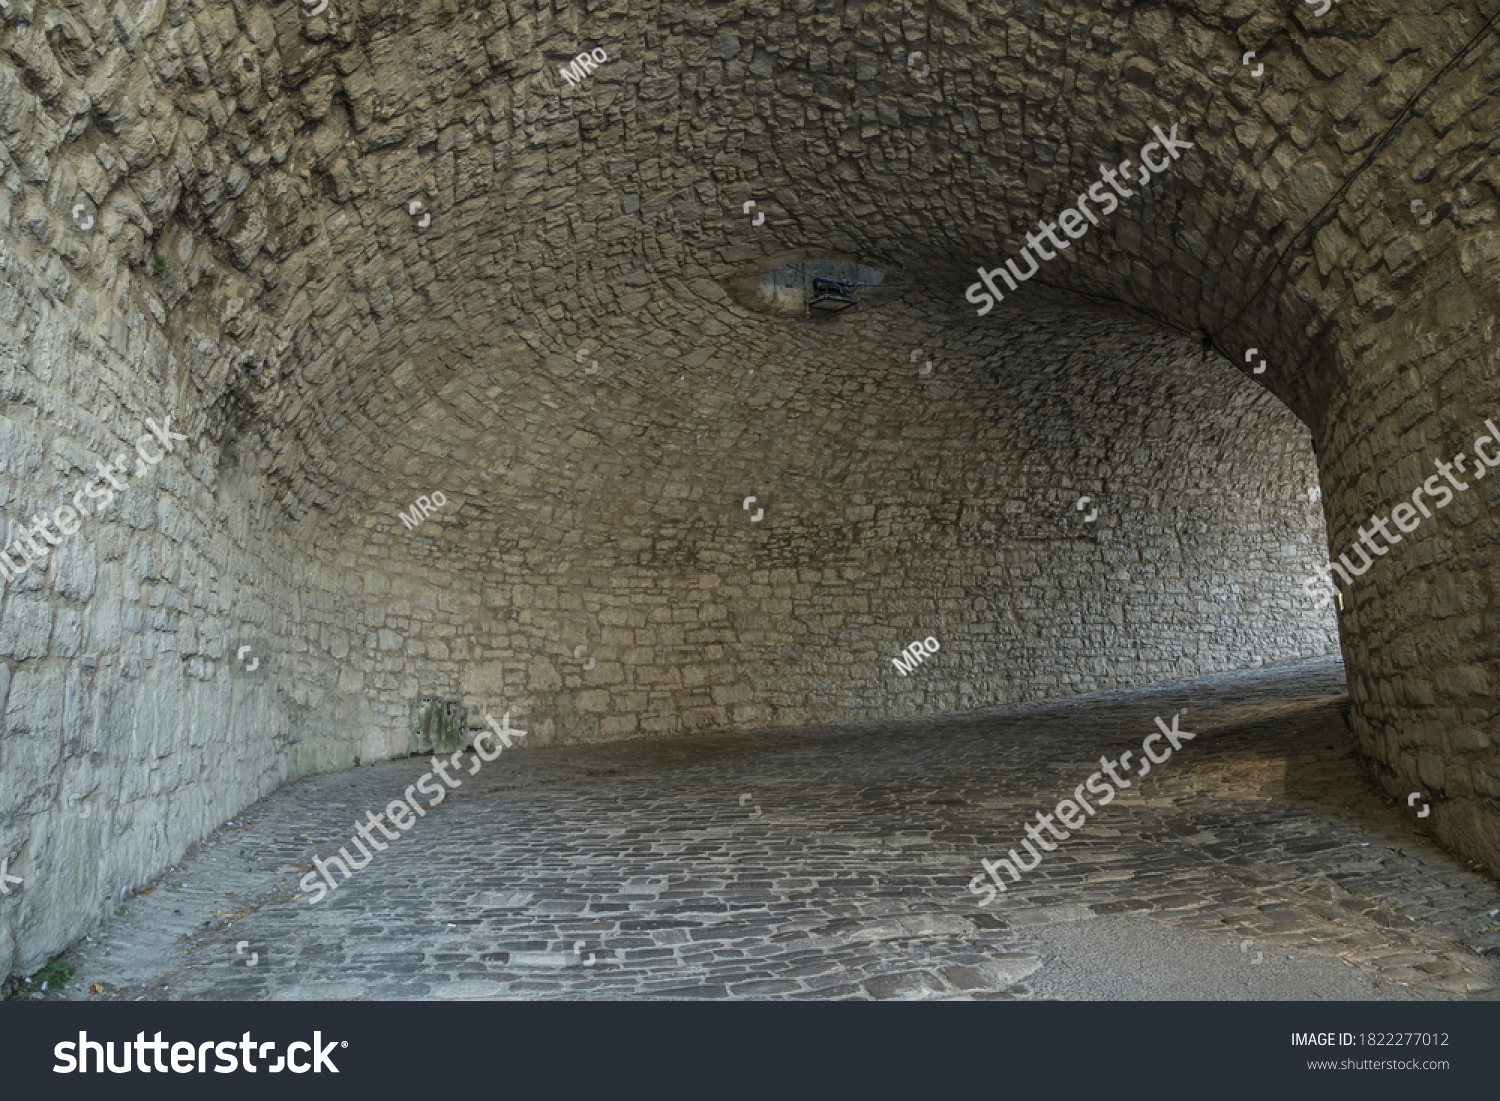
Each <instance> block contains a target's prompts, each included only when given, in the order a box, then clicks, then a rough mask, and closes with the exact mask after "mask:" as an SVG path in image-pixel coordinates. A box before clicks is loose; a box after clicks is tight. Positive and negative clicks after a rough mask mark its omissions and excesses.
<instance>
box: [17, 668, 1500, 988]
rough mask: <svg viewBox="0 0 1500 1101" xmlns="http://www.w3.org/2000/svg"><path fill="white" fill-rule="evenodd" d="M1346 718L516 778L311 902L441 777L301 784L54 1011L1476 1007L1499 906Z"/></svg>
mask: <svg viewBox="0 0 1500 1101" xmlns="http://www.w3.org/2000/svg"><path fill="white" fill-rule="evenodd" d="M1343 699H1344V697H1343V671H1342V667H1341V666H1340V665H1339V664H1338V663H1337V662H1336V661H1333V660H1319V661H1313V662H1304V663H1300V664H1298V665H1294V666H1283V667H1279V668H1273V669H1266V670H1255V671H1251V672H1246V673H1236V674H1228V675H1221V676H1214V677H1200V678H1194V679H1192V680H1184V681H1177V682H1174V683H1172V684H1169V685H1164V686H1158V687H1154V688H1147V689H1139V690H1131V691H1125V692H1112V693H1103V694H1097V695H1093V696H1088V697H1079V698H1075V699H1073V700H1069V701H1063V702H1057V703H1045V704H1032V705H1026V706H1021V707H1013V708H1005V709H995V710H990V711H984V712H974V713H969V714H964V715H956V716H949V717H945V718H942V719H938V720H925V721H918V720H902V721H894V722H882V723H860V724H856V725H848V726H839V727H823V728H818V729H799V730H778V731H774V732H769V733H756V734H746V735H734V736H724V737H711V738H699V739H672V740H658V741H635V742H629V743H613V744H608V745H602V746H588V747H558V748H548V749H543V750H535V751H527V750H507V751H506V752H504V753H502V754H501V756H500V757H499V759H497V760H496V761H494V762H493V763H491V764H488V765H486V766H484V768H483V769H482V770H481V771H480V772H479V774H478V775H476V776H472V777H470V776H463V777H462V779H463V786H462V787H461V788H460V789H458V790H457V791H455V792H453V793H452V794H451V795H450V796H449V798H448V800H447V801H445V802H444V803H442V804H441V805H440V806H438V807H435V808H433V809H432V810H430V811H428V813H427V816H426V817H425V818H423V819H421V820H419V821H418V822H417V824H416V825H415V827H414V828H413V829H411V830H410V831H408V832H407V833H406V834H405V835H404V836H403V837H402V839H401V840H399V841H394V842H391V843H390V845H389V848H388V849H387V850H385V851H384V852H380V853H377V854H375V856H374V859H373V861H372V862H371V863H370V865H369V866H368V867H366V868H364V869H363V870H362V871H359V872H356V873H355V875H354V878H353V879H352V880H350V881H349V882H348V883H347V884H345V885H343V886H342V887H341V888H340V889H339V890H338V891H336V892H332V893H331V894H330V895H329V896H328V898H327V899H326V900H324V901H323V902H321V903H320V904H318V905H317V906H310V905H309V903H308V899H307V898H306V897H303V896H299V894H298V890H299V888H298V880H299V879H300V878H301V877H302V875H303V874H304V873H305V872H306V871H307V870H309V869H310V866H311V861H312V858H313V857H314V856H322V857H324V858H326V857H328V856H330V855H333V854H334V853H336V852H337V850H338V848H339V846H341V845H349V838H350V836H351V834H352V833H353V832H354V824H355V823H356V822H358V821H362V820H363V819H364V815H365V812H366V811H367V810H373V811H376V812H377V814H379V813H382V812H383V810H384V808H385V806H386V804H387V803H389V802H390V801H391V800H393V799H397V798H400V797H401V796H402V793H403V792H404V791H405V789H406V788H407V786H408V785H410V784H412V783H414V782H415V781H416V780H417V778H418V777H419V776H420V775H421V774H422V773H423V772H425V771H427V769H428V760H427V759H426V758H410V759H406V760H402V761H394V762H385V763H381V764H377V765H374V766H370V767H361V768H358V769H355V770H352V771H349V772H342V773H336V774H332V775H326V776H319V777H315V778H313V779H310V780H304V781H299V782H297V783H294V784H288V785H286V786H284V787H282V788H281V789H280V790H278V791H277V792H275V793H274V794H273V795H271V796H269V797H268V798H266V799H264V800H262V801H261V802H259V803H257V804H256V805H255V806H253V807H251V808H249V809H248V810H247V811H246V812H245V813H243V814H241V815H239V816H238V817H237V818H236V819H234V820H233V821H231V822H228V823H226V824H225V825H224V826H223V827H222V828H221V829H220V830H219V831H218V832H217V833H216V834H215V835H214V836H213V837H211V838H209V839H208V840H207V842H206V843H205V844H203V845H200V846H195V847H194V848H193V850H192V852H191V853H190V854H188V856H187V857H186V858H185V859H184V861H183V863H182V864H181V865H179V866H178V867H177V868H176V869H175V870H174V871H172V872H170V873H168V875H166V876H165V877H163V878H162V879H161V880H160V881H159V882H158V883H157V884H155V885H154V886H153V887H152V888H151V889H150V891H149V892H148V893H142V894H140V895H136V896H134V897H132V898H129V899H127V900H126V902H125V904H124V905H123V906H122V907H121V910H120V912H119V914H118V915H117V916H116V918H115V919H114V920H113V921H112V922H111V923H110V924H109V925H108V926H107V927H106V928H105V929H104V930H102V931H101V932H98V933H96V934H94V936H93V938H92V940H90V941H87V942H84V943H83V944H82V945H81V946H79V947H77V948H75V949H74V950H73V951H72V952H71V953H70V955H69V959H70V961H71V963H72V965H73V966H74V968H75V969H76V971H77V979H76V980H75V981H74V982H73V983H70V984H69V987H68V993H67V995H66V996H70V997H100V998H108V999H132V1000H138V999H140V998H168V999H193V998H212V999H307V998H314V999H317V998H372V999H374V998H403V999H405V998H412V999H416V998H421V999H426V998H443V999H478V998H572V999H597V998H621V997H695V998H808V997H812V998H952V997H975V998H1037V997H1051V998H1069V997H1209V998H1218V997H1222V998H1258V997H1309V998H1311V997H1339V998H1343V997H1356V998H1357V997H1363V998H1383V997H1405V998H1437V997H1441V998H1466V997H1479V998H1491V997H1494V996H1495V986H1496V979H1497V964H1496V957H1495V956H1493V955H1490V954H1488V953H1489V952H1490V951H1492V950H1495V949H1497V948H1500V932H1497V929H1500V926H1497V921H1496V917H1495V916H1494V915H1495V912H1496V911H1497V910H1500V893H1497V890H1496V887H1495V885H1494V884H1493V883H1491V882H1490V881H1488V880H1487V879H1485V878H1483V877H1482V876H1481V875H1480V874H1478V873H1477V872H1474V871H1469V870H1466V869H1465V867H1464V866H1463V865H1462V862H1461V861H1460V860H1459V859H1458V858H1456V857H1453V856H1451V855H1448V854H1447V853H1445V852H1443V851H1442V850H1440V849H1439V848H1438V847H1437V846H1436V845H1435V843H1433V842H1432V841H1430V840H1428V839H1426V838H1425V837H1423V836H1422V834H1421V832H1420V831H1421V825H1422V823H1421V822H1420V821H1419V820H1418V819H1417V818H1416V817H1415V813H1416V808H1411V809H1409V808H1407V807H1406V806H1405V805H1399V806H1398V805H1397V804H1396V802H1395V801H1394V800H1392V799H1390V798H1389V797H1388V796H1386V795H1384V794H1383V793H1381V792H1379V791H1378V789H1376V788H1375V786H1374V785H1373V783H1372V782H1371V781H1370V780H1369V779H1368V777H1367V776H1366V774H1365V772H1364V771H1363V769H1362V767H1361V765H1360V764H1359V762H1358V760H1357V758H1356V757H1355V755H1354V747H1353V742H1352V739H1351V738H1350V736H1349V735H1348V733H1347V732H1346V729H1345V726H1344V723H1343V719H1342V705H1343ZM1178 711H1182V712H1183V716H1182V728H1183V729H1184V730H1191V731H1195V732H1197V733H1198V737H1197V738H1196V739H1194V740H1193V741H1191V742H1187V743H1185V744H1184V745H1183V746H1182V748H1181V749H1180V750H1179V751H1178V752H1177V753H1176V754H1175V755H1174V756H1173V757H1172V759H1171V760H1170V762H1168V763H1167V764H1165V765H1162V766H1160V767H1159V768H1157V769H1154V770H1153V773H1152V774H1151V775H1150V776H1149V777H1146V778H1144V779H1142V780H1141V781H1140V782H1139V783H1137V784H1136V785H1135V786H1134V787H1133V788H1132V789H1131V790H1130V791H1128V792H1122V793H1121V795H1120V797H1119V798H1117V799H1116V800H1115V801H1114V802H1113V803H1112V804H1111V805H1109V806H1108V807H1101V808H1100V810H1099V813H1098V815H1097V816H1096V817H1094V818H1093V819H1091V820H1090V822H1089V823H1088V825H1087V827H1086V828H1085V829H1083V830H1080V831H1078V832H1077V833H1076V834H1075V835H1074V836H1073V837H1072V838H1071V839H1070V840H1068V841H1065V842H1060V843H1058V848H1057V851H1055V852H1052V853H1049V854H1047V856H1046V859H1044V860H1043V862H1042V864H1041V866H1040V867H1039V868H1038V869H1037V870H1035V871H1034V872H1032V873H1030V874H1029V875H1027V877H1026V878H1025V879H1023V880H1022V881H1021V882H1020V883H1017V884H1014V885H1012V886H1011V888H1010V890H1009V891H1008V892H1007V893H1005V894H1003V895H1001V896H1000V897H999V898H998V899H997V900H996V901H995V902H994V903H993V904H992V905H990V906H988V907H986V908H981V907H980V906H979V905H977V899H976V898H975V896H973V895H971V894H969V893H968V891H967V890H966V884H967V883H968V882H969V880H970V879H971V877H973V876H974V875H975V874H977V873H978V872H979V871H980V868H979V862H980V859H981V858H982V857H985V856H990V857H998V856H1002V855H1004V851H1005V850H1007V849H1009V848H1010V847H1011V846H1013V845H1018V843H1019V841H1020V840H1021V838H1022V837H1023V834H1022V825H1023V823H1024V822H1025V821H1026V820H1029V819H1031V817H1032V816H1033V815H1034V814H1035V812H1036V811H1038V810H1045V809H1051V807H1052V806H1053V805H1054V804H1055V803H1056V802H1057V800H1058V799H1060V798H1063V797H1065V796H1067V795H1069V794H1070V793H1071V792H1072V791H1073V789H1074V787H1075V786H1076V785H1078V784H1080V783H1082V782H1083V781H1084V779H1085V778H1086V777H1087V776H1088V774H1089V773H1090V772H1092V771H1094V770H1096V769H1097V768H1098V765H1097V762H1098V760H1099V757H1100V756H1101V754H1108V755H1110V756H1117V755H1118V754H1119V753H1120V752H1121V751H1122V750H1124V749H1132V748H1133V749H1138V748H1139V746H1140V743H1141V740H1142V739H1143V738H1144V737H1145V736H1146V735H1147V734H1149V733H1150V732H1151V731H1152V730H1153V729H1154V722H1153V720H1154V717H1155V716H1157V715H1161V716H1163V717H1167V718H1170V716H1171V715H1172V714H1173V713H1175V712H1178ZM513 721H514V725H516V726H518V727H521V728H523V729H524V727H525V721H524V716H516V717H514V720H513ZM466 759H467V758H466ZM742 804H743V805H742ZM242 942H248V944H246V945H244V947H243V949H242V950H240V949H238V947H237V946H239V945H241V943H242ZM1257 957H1263V958H1262V959H1261V962H1260V963H1259V964H1257V963H1256V960H1257ZM252 959H253V961H254V962H253V965H252V962H251V961H252ZM92 984H99V988H102V993H93V994H90V993H88V991H89V989H90V987H91V985H92ZM23 996H24V995H23Z"/></svg>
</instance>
